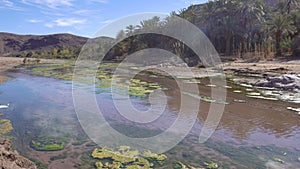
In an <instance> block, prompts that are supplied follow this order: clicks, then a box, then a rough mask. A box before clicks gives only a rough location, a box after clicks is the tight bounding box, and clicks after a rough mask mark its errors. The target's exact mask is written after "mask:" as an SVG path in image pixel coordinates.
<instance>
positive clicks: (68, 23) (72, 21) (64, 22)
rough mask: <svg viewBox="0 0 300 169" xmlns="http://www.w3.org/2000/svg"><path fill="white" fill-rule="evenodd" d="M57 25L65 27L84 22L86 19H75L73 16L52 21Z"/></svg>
mask: <svg viewBox="0 0 300 169" xmlns="http://www.w3.org/2000/svg"><path fill="white" fill-rule="evenodd" d="M54 22H55V23H56V25H57V26H61V27H66V26H73V25H77V24H83V23H85V22H86V19H75V18H64V19H62V18H61V19H56V20H55V21H54Z"/></svg>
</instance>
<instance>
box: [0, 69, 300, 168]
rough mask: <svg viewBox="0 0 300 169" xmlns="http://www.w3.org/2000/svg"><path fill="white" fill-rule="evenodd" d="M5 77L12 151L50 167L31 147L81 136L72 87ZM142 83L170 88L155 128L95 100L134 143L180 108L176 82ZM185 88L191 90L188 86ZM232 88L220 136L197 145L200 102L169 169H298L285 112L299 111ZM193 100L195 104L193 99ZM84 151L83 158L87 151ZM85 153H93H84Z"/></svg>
mask: <svg viewBox="0 0 300 169" xmlns="http://www.w3.org/2000/svg"><path fill="white" fill-rule="evenodd" d="M7 75H8V76H11V77H12V79H11V80H9V81H7V82H4V83H2V84H0V91H1V92H2V93H1V94H0V104H7V103H10V108H9V109H7V110H1V111H2V113H4V114H5V117H6V118H8V119H10V120H11V121H12V124H13V127H14V131H13V132H12V133H11V134H10V135H11V136H13V141H14V143H15V144H14V147H15V149H17V150H18V151H19V152H21V153H22V154H24V155H25V156H27V157H30V158H36V159H38V160H40V161H43V162H47V161H49V160H47V158H48V157H49V155H46V154H47V153H48V152H36V151H34V150H32V149H31V148H30V147H29V144H30V141H31V139H32V138H33V137H35V136H36V135H38V134H39V133H47V134H49V135H52V136H64V137H68V138H70V140H73V138H74V137H76V136H78V135H80V133H81V132H82V131H81V128H80V125H79V123H78V120H77V117H76V113H75V111H74V108H73V100H72V84H71V82H69V81H62V80H57V79H53V78H45V77H40V76H33V75H29V74H28V73H26V72H24V71H22V70H20V71H19V72H11V73H8V74H7ZM140 78H142V79H143V78H144V79H147V81H155V82H158V83H159V84H161V85H163V86H165V87H167V88H169V90H166V91H165V93H166V95H167V96H168V106H167V109H166V110H165V111H164V113H163V115H162V116H161V117H160V118H159V119H158V120H156V121H154V122H153V123H150V124H147V125H141V124H136V123H132V122H130V121H128V120H126V119H125V118H123V117H122V116H120V115H119V114H118V112H117V111H116V109H115V108H114V106H113V104H112V103H113V102H112V100H111V96H110V94H109V93H107V92H104V93H101V94H97V102H98V104H99V105H101V107H102V108H103V110H104V111H103V112H104V113H105V117H106V118H107V119H108V121H110V124H111V125H112V126H113V127H114V128H115V129H116V130H118V131H120V132H124V133H126V134H128V135H129V136H131V137H150V136H154V135H157V134H159V133H161V132H162V131H164V130H165V129H167V128H168V127H170V125H172V124H173V123H174V121H175V120H176V118H177V116H178V109H179V107H180V106H179V105H180V103H181V102H180V92H179V90H178V87H177V85H175V84H174V81H173V80H172V79H168V78H159V77H152V78H151V77H148V76H147V75H146V77H145V75H144V77H140ZM208 84H209V83H208V80H207V79H201V84H199V90H200V94H201V95H205V96H209V95H210V86H207V85H208ZM185 85H187V86H186V87H188V85H189V83H186V84H185ZM229 85H231V86H232V87H233V89H231V90H229V89H228V93H227V99H226V102H228V103H230V104H228V105H225V111H224V113H223V116H222V119H221V122H220V124H219V126H218V128H217V131H216V132H215V133H214V134H213V136H212V137H211V138H210V139H209V140H208V141H207V142H206V143H204V144H199V143H198V135H199V133H200V131H201V128H202V125H203V121H204V120H205V119H206V116H207V112H208V109H209V106H210V103H207V102H201V105H200V107H199V113H198V119H197V120H196V123H195V124H194V127H193V129H192V131H191V132H190V134H189V135H188V136H187V137H186V138H185V139H184V140H183V141H182V142H180V144H178V145H177V146H176V147H174V148H173V149H171V150H170V151H168V152H166V155H167V156H168V157H169V158H168V161H167V163H166V166H167V167H169V168H171V167H170V166H172V163H174V162H176V161H181V162H183V163H185V164H192V165H194V166H204V162H210V161H213V162H217V163H218V164H219V166H221V168H267V167H269V168H276V167H277V168H300V161H299V159H298V158H299V157H300V148H299V147H300V144H299V142H300V115H298V114H297V113H295V112H293V111H290V110H287V107H296V108H297V107H299V105H298V104H295V103H288V102H283V101H270V100H261V99H255V98H249V97H246V95H245V94H243V93H234V92H231V91H233V90H235V89H236V88H237V86H235V85H233V84H229ZM189 99H190V102H191V104H192V102H193V98H192V97H190V98H189ZM234 100H240V102H236V101H234ZM132 102H133V104H134V105H135V107H137V108H138V109H147V106H149V105H148V100H147V99H139V98H134V99H133V100H132ZM187 119H188V118H187ZM82 149H83V150H82V151H83V152H84V149H85V148H82ZM67 150H68V151H75V150H74V149H69V148H68V149H67ZM86 151H89V149H88V148H86ZM48 154H49V153H48ZM70 154H72V153H70ZM39 156H40V157H39ZM278 159H281V160H284V161H285V162H284V163H283V162H280V161H279V160H278ZM73 162H74V161H73ZM69 163H72V161H69ZM74 163H75V162H74ZM76 163H78V161H76ZM55 165H56V167H57V168H59V166H64V165H63V164H52V165H51V163H50V166H52V167H53V168H55ZM67 165H69V164H65V166H64V167H66V166H67ZM49 168H50V167H49Z"/></svg>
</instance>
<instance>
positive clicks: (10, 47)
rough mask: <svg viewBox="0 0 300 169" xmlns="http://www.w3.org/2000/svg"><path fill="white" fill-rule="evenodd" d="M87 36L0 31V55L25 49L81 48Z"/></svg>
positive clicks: (47, 50) (24, 50)
mask: <svg viewBox="0 0 300 169" xmlns="http://www.w3.org/2000/svg"><path fill="white" fill-rule="evenodd" d="M86 41H87V38H85V37H80V36H75V35H71V34H53V35H16V34H11V33H4V32H0V55H2V56H5V55H7V54H10V53H13V54H15V53H20V52H26V51H46V52H51V51H52V50H53V49H55V48H56V49H61V48H69V49H76V48H81V47H82V46H83V45H84V44H85V42H86Z"/></svg>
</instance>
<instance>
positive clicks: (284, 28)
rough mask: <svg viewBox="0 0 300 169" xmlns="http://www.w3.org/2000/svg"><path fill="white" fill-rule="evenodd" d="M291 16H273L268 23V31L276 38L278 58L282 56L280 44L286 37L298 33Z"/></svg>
mask: <svg viewBox="0 0 300 169" xmlns="http://www.w3.org/2000/svg"><path fill="white" fill-rule="evenodd" d="M293 24H294V22H293V20H292V19H291V17H290V15H286V14H285V15H282V14H276V13H275V14H273V15H272V16H271V17H270V19H269V20H268V21H267V22H266V28H267V31H268V32H269V33H270V34H271V35H272V36H274V37H275V48H276V56H281V55H282V53H281V48H280V43H281V39H282V37H283V36H284V35H287V34H293V33H295V32H296V27H295V26H294V25H293Z"/></svg>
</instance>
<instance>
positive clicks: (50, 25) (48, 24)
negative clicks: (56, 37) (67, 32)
mask: <svg viewBox="0 0 300 169" xmlns="http://www.w3.org/2000/svg"><path fill="white" fill-rule="evenodd" d="M45 26H46V27H47V28H53V26H54V25H53V24H51V23H46V24H45Z"/></svg>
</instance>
